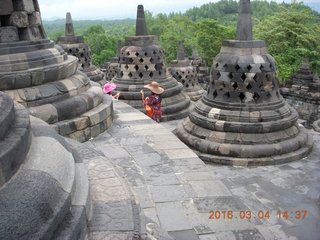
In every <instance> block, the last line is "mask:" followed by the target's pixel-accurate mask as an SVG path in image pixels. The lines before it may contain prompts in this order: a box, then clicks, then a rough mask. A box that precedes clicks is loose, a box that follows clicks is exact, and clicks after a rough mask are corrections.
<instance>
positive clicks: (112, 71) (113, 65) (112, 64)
mask: <svg viewBox="0 0 320 240" xmlns="http://www.w3.org/2000/svg"><path fill="white" fill-rule="evenodd" d="M121 48H122V42H121V40H119V41H118V51H117V56H116V57H113V58H111V59H110V61H109V62H105V63H103V64H101V69H102V71H103V72H104V73H105V76H106V80H107V81H108V82H109V81H111V80H112V79H113V78H114V77H116V76H117V75H118V72H119V69H120V64H119V56H120V51H121Z"/></svg>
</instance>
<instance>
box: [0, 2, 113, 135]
mask: <svg viewBox="0 0 320 240" xmlns="http://www.w3.org/2000/svg"><path fill="white" fill-rule="evenodd" d="M0 17H1V25H0V91H4V92H5V93H7V94H8V95H10V96H11V97H12V98H13V100H14V101H16V102H18V103H20V104H22V105H23V106H24V107H25V108H27V109H28V110H29V112H30V113H31V115H34V116H36V117H38V118H41V119H42V120H44V121H46V122H47V123H49V124H51V126H52V127H54V129H55V130H56V131H57V132H58V133H59V134H61V135H63V136H68V137H71V138H74V139H77V140H79V141H85V140H88V139H90V138H91V137H94V136H96V135H98V134H99V133H100V132H103V131H104V130H105V129H106V128H107V127H108V126H109V125H110V124H111V123H112V100H110V98H109V97H104V94H103V92H102V89H101V86H100V85H99V84H98V83H94V82H92V81H90V79H89V78H88V77H87V75H85V74H84V73H82V72H80V71H78V70H77V69H78V59H77V58H76V57H73V56H68V55H67V53H66V52H65V51H64V50H63V49H62V48H61V47H60V46H58V45H55V44H54V43H53V42H52V41H50V40H49V39H47V37H46V34H45V31H44V29H43V26H42V21H41V17H40V9H39V5H38V1H37V0H23V1H9V0H8V1H7V0H6V1H4V2H2V3H1V8H0ZM70 26H71V25H70ZM70 26H69V27H70Z"/></svg>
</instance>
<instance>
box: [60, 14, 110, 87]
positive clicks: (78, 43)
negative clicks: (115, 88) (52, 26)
mask: <svg viewBox="0 0 320 240" xmlns="http://www.w3.org/2000/svg"><path fill="white" fill-rule="evenodd" d="M65 34H66V36H65V37H59V38H58V40H57V44H58V45H60V46H61V47H62V48H63V49H64V50H65V51H66V53H68V54H69V55H71V56H75V57H77V58H78V59H79V62H78V63H79V70H80V71H82V72H84V73H85V74H86V75H87V76H88V77H89V78H90V80H91V81H94V82H98V83H100V85H103V84H105V83H106V80H105V77H104V73H103V72H102V71H101V70H100V69H99V68H97V67H96V66H94V65H93V64H92V59H91V51H90V48H89V47H88V45H87V44H85V43H84V39H83V37H82V36H75V34H74V28H73V22H72V18H71V13H69V12H68V13H67V14H66V29H65Z"/></svg>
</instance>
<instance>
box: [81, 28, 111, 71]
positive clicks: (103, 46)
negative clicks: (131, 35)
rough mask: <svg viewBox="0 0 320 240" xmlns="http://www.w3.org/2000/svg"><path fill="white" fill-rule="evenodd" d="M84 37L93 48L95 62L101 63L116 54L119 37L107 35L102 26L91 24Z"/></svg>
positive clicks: (91, 48)
mask: <svg viewBox="0 0 320 240" xmlns="http://www.w3.org/2000/svg"><path fill="white" fill-rule="evenodd" d="M84 39H85V42H86V43H87V44H88V46H89V48H90V50H91V53H92V59H93V63H94V64H96V65H100V64H101V63H103V62H107V61H109V59H110V58H111V57H114V56H116V51H117V39H116V38H115V37H111V36H107V35H106V33H105V30H104V29H103V28H102V26H100V25H93V26H91V27H90V28H89V29H88V30H86V31H85V32H84Z"/></svg>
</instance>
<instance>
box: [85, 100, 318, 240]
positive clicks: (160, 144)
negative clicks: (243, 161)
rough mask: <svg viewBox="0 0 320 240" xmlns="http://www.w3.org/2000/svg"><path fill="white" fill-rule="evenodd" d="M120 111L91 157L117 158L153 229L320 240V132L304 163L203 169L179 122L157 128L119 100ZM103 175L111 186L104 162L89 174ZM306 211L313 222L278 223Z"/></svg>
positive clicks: (212, 237)
mask: <svg viewBox="0 0 320 240" xmlns="http://www.w3.org/2000/svg"><path fill="white" fill-rule="evenodd" d="M115 112H116V114H115V121H114V124H113V126H112V127H111V128H109V129H108V130H107V132H106V133H105V134H102V135H101V136H99V137H98V138H97V139H94V140H92V144H94V145H95V146H97V147H96V148H97V150H98V151H97V152H96V153H94V152H93V153H90V152H88V151H86V150H85V149H83V150H82V151H83V153H84V154H85V155H88V157H94V156H95V154H99V153H101V151H102V152H103V153H104V154H105V155H106V156H108V157H110V158H111V160H112V163H113V164H115V165H117V166H118V168H119V169H120V170H121V172H122V173H123V175H124V176H125V177H126V179H127V180H128V182H129V183H130V186H131V189H132V190H133V191H134V194H135V196H137V198H138V199H140V204H141V207H142V209H143V212H144V214H145V215H146V218H147V220H146V221H147V222H150V221H151V222H155V223H156V224H159V225H160V227H161V228H163V229H165V230H166V231H169V233H171V236H175V237H176V238H177V240H180V239H181V240H185V239H188V238H186V236H190V239H193V238H194V237H196V236H195V235H194V234H192V233H196V234H197V235H198V239H200V240H220V239H223V240H229V239H230V240H233V239H236V240H238V239H239V240H240V239H244V240H246V239H248V240H251V239H259V240H260V239H261V240H263V239H268V240H269V239H270V240H271V239H272V240H274V239H277V240H281V239H290V240H294V239H304V240H305V239H306V240H314V239H318V238H317V237H318V236H320V231H319V229H320V228H319V226H318V223H319V222H320V212H319V205H318V202H319V197H320V185H319V182H320V171H319V170H320V159H319V157H318V156H319V154H320V148H319V145H320V144H319V143H320V135H319V134H318V133H312V134H313V135H314V137H315V143H316V145H315V149H314V151H313V153H312V154H310V156H309V157H308V158H306V159H304V160H301V161H297V162H291V163H287V164H283V165H276V166H264V167H251V168H249V167H234V166H221V165H218V164H205V163H203V162H202V161H201V160H200V159H199V158H198V157H197V156H196V155H195V154H194V153H193V152H192V151H191V150H190V149H188V148H187V147H186V146H185V145H184V144H183V143H181V141H180V140H178V139H177V138H176V137H175V136H174V134H172V133H171V132H169V131H172V129H173V127H174V124H173V123H161V124H157V123H155V122H154V121H152V120H150V119H148V118H147V117H146V116H145V115H144V114H142V113H140V112H139V111H137V110H135V109H130V107H128V105H126V104H124V103H121V102H119V101H115ZM165 127H168V128H169V131H168V130H166V129H165ZM138 142H139V143H140V142H141V143H140V144H138ZM100 168H101V169H103V168H106V170H105V177H104V179H105V180H106V179H109V178H113V177H112V176H113V175H112V173H111V172H110V170H108V166H107V165H106V166H104V165H103V164H102V163H99V161H97V164H96V166H93V167H91V168H90V169H89V172H90V171H91V174H92V175H96V176H97V178H98V179H99V178H101V179H102V178H103V173H99V170H100ZM91 179H92V180H95V177H91ZM102 185H103V184H102ZM119 186H120V185H119ZM114 187H118V185H115V186H114ZM98 189H99V188H98ZM98 192H99V191H98ZM127 197H128V198H130V196H127ZM299 209H300V210H304V209H305V210H307V211H308V217H307V218H306V219H299V221H298V220H297V219H279V217H278V216H277V211H278V210H281V211H296V210H299ZM210 210H215V211H223V210H225V211H227V210H229V211H233V214H234V216H239V214H240V212H241V211H247V210H251V211H252V218H251V219H248V220H242V219H239V218H238V219H236V218H233V219H214V220H212V219H208V217H209V211H210ZM258 211H270V218H265V219H259V218H258ZM103 231H104V230H103ZM124 231H125V230H124ZM187 233H189V234H187ZM101 234H102V233H101ZM102 235H103V234H102ZM101 239H102V238H101ZM106 239H108V238H106ZM115 239H117V238H115ZM119 239H121V238H119Z"/></svg>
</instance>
